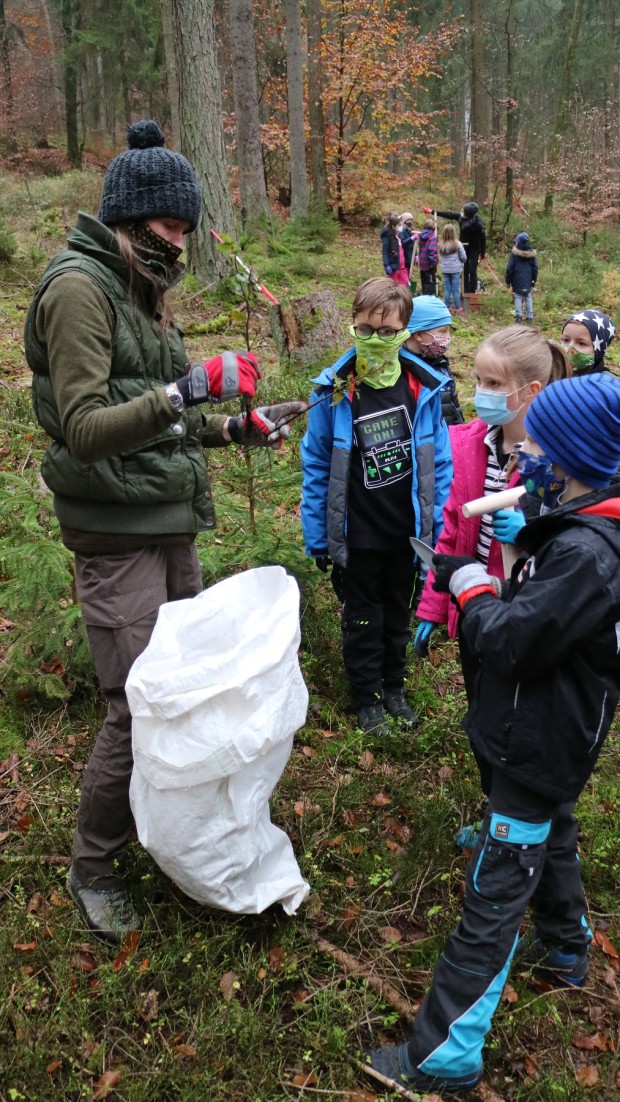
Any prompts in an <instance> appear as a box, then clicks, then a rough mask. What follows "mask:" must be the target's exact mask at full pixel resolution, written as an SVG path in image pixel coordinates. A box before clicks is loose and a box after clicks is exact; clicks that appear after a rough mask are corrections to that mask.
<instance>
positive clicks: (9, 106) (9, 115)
mask: <svg viewBox="0 0 620 1102" xmlns="http://www.w3.org/2000/svg"><path fill="white" fill-rule="evenodd" d="M0 69H1V70H2V84H3V87H4V99H5V103H6V132H7V145H8V148H9V152H11V153H14V152H15V150H16V149H17V131H16V129H15V103H14V100H13V75H12V73H11V55H10V50H9V30H8V27H7V22H6V16H5V13H4V0H0Z"/></svg>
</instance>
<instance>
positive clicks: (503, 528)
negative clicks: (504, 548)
mask: <svg viewBox="0 0 620 1102" xmlns="http://www.w3.org/2000/svg"><path fill="white" fill-rule="evenodd" d="M492 516H493V535H494V536H495V539H496V540H499V542H500V543H517V542H518V541H517V536H518V535H519V532H520V531H521V529H522V528H523V525H524V524H525V517H524V516H523V512H522V511H521V509H498V510H497V512H496V513H493V514H492Z"/></svg>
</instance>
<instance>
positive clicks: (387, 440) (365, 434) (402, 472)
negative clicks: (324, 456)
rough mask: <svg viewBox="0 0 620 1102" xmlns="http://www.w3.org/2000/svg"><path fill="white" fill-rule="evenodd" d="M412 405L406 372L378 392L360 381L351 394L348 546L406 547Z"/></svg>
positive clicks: (409, 522)
mask: <svg viewBox="0 0 620 1102" xmlns="http://www.w3.org/2000/svg"><path fill="white" fill-rule="evenodd" d="M415 405H416V403H415V398H414V396H413V394H412V393H411V390H410V388H409V385H408V383H407V380H406V378H405V376H404V375H401V376H400V378H399V379H398V380H397V382H396V383H395V384H394V386H390V387H383V388H381V389H379V390H377V389H375V388H374V387H370V386H366V385H364V384H363V383H362V384H361V385H360V386H359V387H358V388H357V390H356V393H355V395H354V396H353V448H352V450H351V470H350V478H349V500H348V509H347V542H348V544H349V546H350V547H358V548H366V549H367V550H384V549H386V548H389V547H406V546H408V541H409V536H412V535H413V534H414V530H415V529H414V516H413V503H412V500H411V471H412V464H411V429H412V425H413V417H414V414H415Z"/></svg>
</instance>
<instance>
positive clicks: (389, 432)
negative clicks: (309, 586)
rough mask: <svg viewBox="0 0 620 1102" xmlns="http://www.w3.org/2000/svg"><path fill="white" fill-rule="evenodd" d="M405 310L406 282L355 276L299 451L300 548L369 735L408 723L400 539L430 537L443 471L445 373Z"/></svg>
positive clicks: (410, 574)
mask: <svg viewBox="0 0 620 1102" xmlns="http://www.w3.org/2000/svg"><path fill="white" fill-rule="evenodd" d="M411 313H412V298H411V293H410V291H409V289H408V287H404V286H401V285H399V284H396V283H394V282H393V281H392V280H390V279H387V278H385V277H383V276H380V277H377V278H375V279H369V280H367V281H366V283H364V284H362V286H361V287H360V289H359V291H358V292H357V294H356V296H355V300H354V302H353V325H352V326H351V330H350V331H351V336H352V337H353V340H354V347H353V348H350V349H349V350H348V351H347V352H345V353H344V355H343V356H341V357H340V359H338V360H337V361H336V363H335V364H334V365H333V366H332V367H330V368H328V369H327V370H325V371H323V372H322V373H321V374H320V375H319V376H317V378H316V379H315V380H314V382H315V383H316V384H317V388H316V390H315V392H314V394H313V396H312V398H311V400H310V410H309V413H308V429H307V432H306V435H305V436H304V439H303V441H302V448H301V454H302V467H303V489H302V504H301V519H302V525H303V531H304V538H305V543H306V551H307V553H308V555H311V556H312V557H313V558H314V559H315V561H316V564H317V566H318V567H319V569H320V570H323V571H325V572H326V571H327V569H328V567H329V565H330V564H331V565H332V582H333V585H334V588H335V590H336V592H337V593H338V596H339V597H340V598H341V600H342V602H343V606H342V636H343V658H344V666H345V671H346V675H347V679H348V681H349V684H350V686H351V692H352V695H353V701H354V705H355V709H356V711H357V718H358V724H359V726H360V728H361V729H362V730H363V731H365V732H374V733H375V734H385V733H387V732H389V730H390V726H389V722H388V715H387V714H386V713H388V714H389V715H390V716H392V717H394V718H396V719H397V720H400V721H401V722H402V723H404V724H405V725H407V726H408V727H413V726H414V725H415V724H416V723H417V717H416V715H415V713H414V712H413V710H412V708H411V707H410V705H409V703H408V701H407V699H406V696H405V692H404V681H405V673H406V668H407V662H406V652H407V644H408V642H409V639H410V627H411V603H412V598H413V592H414V587H415V583H416V579H417V576H418V566H417V565H416V561H415V556H414V555H413V553H412V550H411V547H410V544H409V537H410V536H412V535H415V536H418V537H420V538H421V539H423V540H424V541H425V542H427V543H432V544H433V546H434V545H435V543H436V542H437V539H438V537H439V534H440V531H441V524H442V510H443V506H444V504H445V501H446V498H447V496H448V489H449V486H450V480H451V477H452V463H451V459H450V445H449V440H448V431H447V428H446V425H445V422H444V420H443V418H442V415H441V390H442V387H443V386H444V385H445V382H446V379H445V375H443V374H442V373H441V372H439V371H435V370H434V369H433V368H432V367H431V366H430V365H429V364H428V363H426V362H425V361H424V360H422V359H421V358H420V357H419V356H417V355H415V354H414V353H413V352H409V351H407V349H405V348H404V347H403V345H404V342H405V341H406V340H407V339H408V337H409V336H410V330H409V329H408V328H407V324H408V322H409V319H410V316H411ZM414 313H415V311H414ZM326 397H327V398H328V399H329V400H327V401H326V400H325V398H326ZM340 399H341V400H340Z"/></svg>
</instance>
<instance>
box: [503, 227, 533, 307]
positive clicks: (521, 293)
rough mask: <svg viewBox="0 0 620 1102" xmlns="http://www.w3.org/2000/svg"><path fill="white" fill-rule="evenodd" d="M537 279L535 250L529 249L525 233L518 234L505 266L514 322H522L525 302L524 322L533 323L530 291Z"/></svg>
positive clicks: (528, 240) (528, 241) (528, 239)
mask: <svg viewBox="0 0 620 1102" xmlns="http://www.w3.org/2000/svg"><path fill="white" fill-rule="evenodd" d="M537 279H538V261H537V259H536V249H532V248H530V238H529V235H528V234H527V233H518V234H517V239H516V241H515V243H514V245H513V247H512V252H511V253H510V256H509V258H508V264H507V266H506V286H507V287H509V288H510V290H511V291H512V293H513V295H514V297H515V321H516V322H517V323H519V322H521V321H523V303H524V302H525V320H526V321H533V319H534V310H533V307H532V291H533V289H534V287H535V286H536V280H537Z"/></svg>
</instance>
